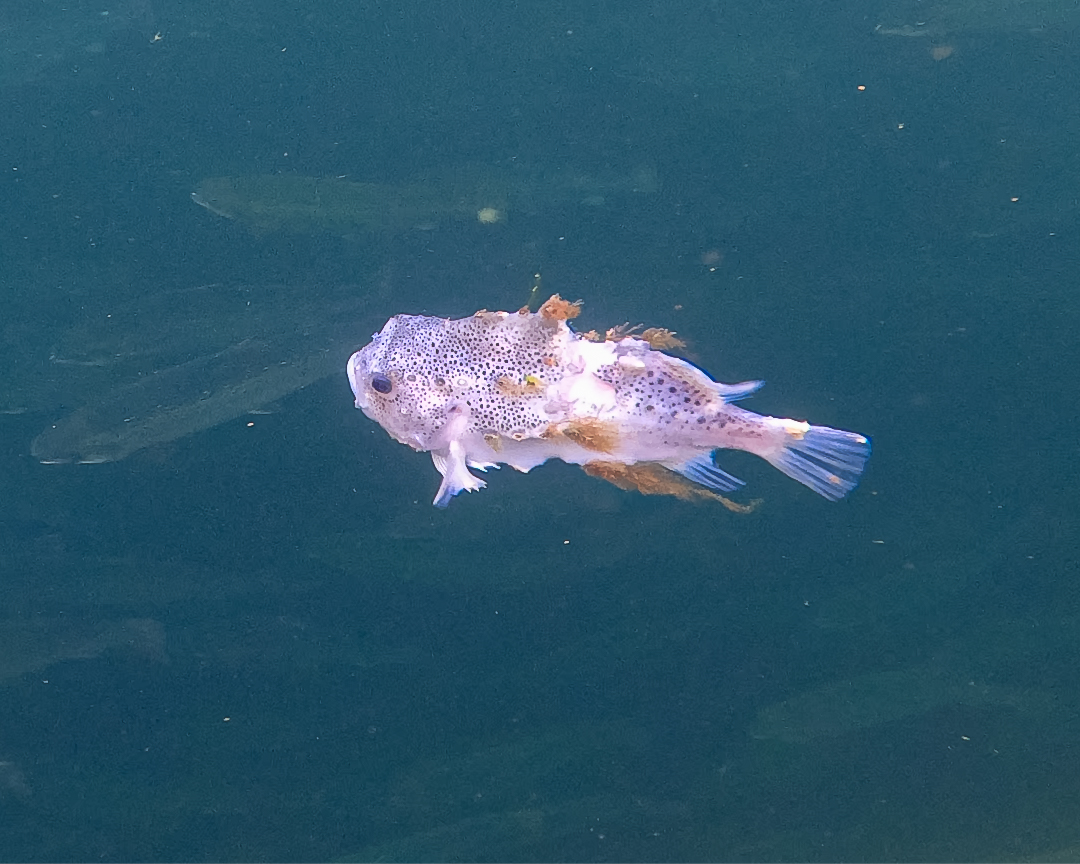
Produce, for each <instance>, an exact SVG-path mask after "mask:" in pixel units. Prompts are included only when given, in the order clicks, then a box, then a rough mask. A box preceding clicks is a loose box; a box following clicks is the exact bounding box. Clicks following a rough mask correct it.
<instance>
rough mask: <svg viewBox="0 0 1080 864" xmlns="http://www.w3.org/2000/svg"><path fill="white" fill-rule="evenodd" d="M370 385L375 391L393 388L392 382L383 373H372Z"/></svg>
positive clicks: (384, 391)
mask: <svg viewBox="0 0 1080 864" xmlns="http://www.w3.org/2000/svg"><path fill="white" fill-rule="evenodd" d="M371 386H372V388H373V389H374V390H375V392H376V393H389V392H390V391H391V390H393V389H394V383H393V382H392V381H391V380H390V379H389V378H387V377H386V376H385V375H372V376H371Z"/></svg>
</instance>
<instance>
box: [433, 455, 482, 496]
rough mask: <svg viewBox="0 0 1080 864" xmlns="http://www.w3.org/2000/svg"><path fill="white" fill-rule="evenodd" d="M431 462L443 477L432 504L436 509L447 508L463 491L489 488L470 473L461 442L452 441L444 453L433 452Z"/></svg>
mask: <svg viewBox="0 0 1080 864" xmlns="http://www.w3.org/2000/svg"><path fill="white" fill-rule="evenodd" d="M431 461H432V462H434V463H435V468H436V469H437V470H438V472H439V473H440V474H442V475H443V481H442V485H441V486H439V492H438V494H437V495H436V496H435V500H434V501H433V502H432V503H433V504H434V505H435V506H436V507H446V506H447V505H448V504H449V503H450V499H451V498H453V497H454V496H455V495H457V494H458V492H460V491H461V490H463V489H464V490H466V491H468V492H473V491H475V490H477V489H483V488H484V487H485V486H487V483H485V482H484V481H483V480H481V479H480V478H479V477H476V476H474V475H473V474H471V473H470V472H469V468H468V464H467V460H466V458H465V448H464V447H463V446H462V445H461V442H460V441H451V442H450V446H449V447H448V448H447V450H446V452H444V453H437V452H435V451H434V450H433V451H432V452H431Z"/></svg>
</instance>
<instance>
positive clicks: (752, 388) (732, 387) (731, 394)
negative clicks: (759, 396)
mask: <svg viewBox="0 0 1080 864" xmlns="http://www.w3.org/2000/svg"><path fill="white" fill-rule="evenodd" d="M764 386H765V382H764V381H743V382H742V383H741V384H717V385H716V392H717V393H719V394H720V395H721V396H722V397H723V399H724V401H725V402H738V401H739V400H740V399H745V398H746V397H747V396H749V395H750V394H751V393H754V392H756V391H758V390H760V389H761V388H762V387H764Z"/></svg>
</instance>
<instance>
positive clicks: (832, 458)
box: [765, 421, 870, 501]
mask: <svg viewBox="0 0 1080 864" xmlns="http://www.w3.org/2000/svg"><path fill="white" fill-rule="evenodd" d="M787 422H789V423H790V422H792V421H787ZM794 425H797V426H804V425H805V424H794ZM765 458H766V459H768V460H769V462H770V463H771V464H772V466H773V467H774V468H779V469H780V470H781V471H783V472H784V473H785V474H787V475H788V477H790V478H792V479H793V480H798V481H799V482H800V483H802V484H803V485H805V486H809V487H810V488H811V489H813V490H814V491H815V492H817V493H818V494H819V495H823V496H824V497H826V498H828V499H829V500H830V501H839V500H840V499H841V498H843V497H844V496H845V495H847V493H848V492H850V491H851V490H852V489H854V488H855V487H856V486H858V485H859V476H860V475H861V474H862V472H863V468H864V467H865V466H866V460H867V459H869V458H870V439H869V438H867V437H866V436H865V435H859V434H857V433H855V432H844V431H842V430H840V429H830V428H829V427H828V426H809V427H807V428H806V429H805V431H803V430H802V429H799V430H798V431H797V432H795V431H791V430H789V432H788V436H787V440H786V441H785V446H784V449H783V450H781V451H780V452H779V453H777V454H776V455H774V456H766V457H765Z"/></svg>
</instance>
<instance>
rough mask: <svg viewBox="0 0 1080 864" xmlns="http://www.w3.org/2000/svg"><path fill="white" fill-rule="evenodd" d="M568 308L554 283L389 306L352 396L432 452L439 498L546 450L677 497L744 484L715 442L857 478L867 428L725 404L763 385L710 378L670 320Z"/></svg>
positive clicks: (351, 365)
mask: <svg viewBox="0 0 1080 864" xmlns="http://www.w3.org/2000/svg"><path fill="white" fill-rule="evenodd" d="M579 309H580V304H577V303H569V302H567V301H565V300H563V299H562V298H560V297H559V295H558V294H556V295H554V296H552V297H551V298H550V299H548V300H547V301H546V302H545V303H544V304H543V305H542V306H541V307H540V309H539V310H538V311H537V312H530V311H529V310H528V308H525V309H522V310H520V311H518V312H488V311H486V310H481V311H479V312H477V313H476V314H475V315H472V316H470V317H468V318H459V319H444V318H436V317H431V316H425V315H395V316H394V317H393V318H391V319H390V320H389V321H387V322H386V324H385V326H384V327H383V328H382V330H380V331H379V332H378V333H376V334H375V335H374V336H373V337H372V340H371V342H370V343H368V344H367V345H366V346H365V347H364V348H362V349H361V350H359V351H357V352H356V353H355V354H353V355H352V356H351V357H350V358H349V361H348V364H347V369H346V371H347V374H348V378H349V383H350V385H351V387H352V392H353V395H354V397H355V405H356V407H357V408H359V409H360V410H361V411H363V412H364V414H366V415H367V416H368V417H369V418H370V419H372V420H374V421H375V422H376V423H378V424H379V425H380V426H382V427H383V429H384V430H385V431H386V432H387V433H388V434H389V435H390V436H391V437H392V438H394V439H395V440H397V441H399V442H401V443H402V444H406V445H408V446H410V447H412V448H413V449H414V450H418V451H421V452H428V453H430V454H431V459H432V461H433V462H434V464H435V468H436V469H437V470H438V472H439V473H440V474H441V475H442V483H441V485H440V486H439V490H438V493H437V494H436V495H435V500H434V504H435V506H436V507H446V506H447V505H448V504H449V503H450V500H451V499H452V498H453V497H454V496H455V495H457V494H458V493H460V492H462V491H469V492H472V491H475V490H478V489H482V488H483V487H484V486H485V485H486V484H485V482H484V481H483V480H482V479H480V478H479V477H477V476H476V475H475V474H473V473H472V472H471V471H470V470H469V469H470V468H472V469H476V470H479V471H486V470H487V469H489V468H494V467H498V466H500V465H504V464H505V465H509V466H510V467H512V468H515V469H517V470H518V471H522V472H528V471H529V470H531V469H532V468H535V467H536V466H538V465H541V464H542V463H544V462H546V461H547V460H549V459H555V458H557V459H561V460H562V461H564V462H568V463H570V464H576V465H581V466H582V467H583V468H584V470H585V471H586V473H588V474H591V475H593V476H596V477H600V478H601V479H605V480H608V481H610V482H612V483H614V484H615V485H617V486H620V487H621V488H624V489H637V490H638V491H640V492H644V493H646V494H670V495H676V496H678V497H681V498H687V499H693V498H709V497H712V498H722V496H720V495H719V493H723V492H731V491H733V490H735V489H738V488H739V487H740V486H742V485H744V483H743V481H742V480H740V479H738V478H736V477H734V476H732V475H731V474H728V473H727V472H726V471H724V470H723V469H722V468H720V467H719V466H718V465H717V464H716V462H715V461H714V458H713V456H714V452H715V451H717V450H721V449H730V450H744V451H746V452H749V453H753V454H755V455H757V456H760V457H761V458H762V459H764V460H765V461H767V462H768V463H769V464H771V465H772V466H774V467H775V468H778V469H779V470H780V471H782V472H783V473H785V474H787V475H788V476H789V477H791V478H793V479H795V480H798V481H799V482H800V483H803V484H804V485H806V486H808V487H809V488H811V489H813V490H814V491H815V492H817V493H818V494H819V495H821V496H823V497H825V498H827V499H829V500H833V501H836V500H839V499H841V498H843V497H844V496H845V495H847V494H848V493H849V492H851V490H853V489H854V488H855V487H856V485H857V484H858V482H859V477H860V475H861V474H862V472H863V469H864V467H865V465H866V461H867V459H868V458H869V455H870V439H869V438H867V437H866V436H865V435H860V434H858V433H856V432H845V431H842V430H839V429H832V428H830V427H828V426H811V425H810V424H809V423H807V422H804V421H798V420H790V419H786V418H777V417H767V416H764V415H760V414H755V413H753V412H751V411H747V410H744V409H742V408H740V407H738V406H737V405H735V404H734V403H735V402H737V401H738V400H740V399H743V398H745V397H747V396H749V395H750V394H751V393H753V392H755V391H756V390H758V389H759V388H760V387H761V386H762V384H763V382H761V381H744V382H742V383H741V384H722V383H720V382H717V381H714V380H713V379H712V378H710V377H709V376H708V375H707V374H706V373H705V372H704V371H702V370H701V369H699V368H698V367H696V366H694V365H693V364H691V363H689V362H688V361H686V360H683V359H681V358H679V357H677V356H674V355H673V354H669V353H667V352H666V351H665V350H664V349H665V348H667V349H670V348H674V347H677V346H678V345H679V344H681V343H679V341H678V340H677V338H676V337H675V334H674V333H672V332H671V331H667V330H661V329H659V328H650V329H649V330H645V331H643V332H642V333H640V335H633V333H632V332H631V331H630V330H627V329H626V328H614V329H612V330H609V331H608V332H607V333H606V334H603V335H598V334H596V333H595V332H593V333H585V334H582V333H577V332H575V331H574V330H573V329H571V327H570V325H569V324H568V323H567V322H568V320H570V319H572V318H574V317H575V316H576V315H577V314H578V311H579Z"/></svg>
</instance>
